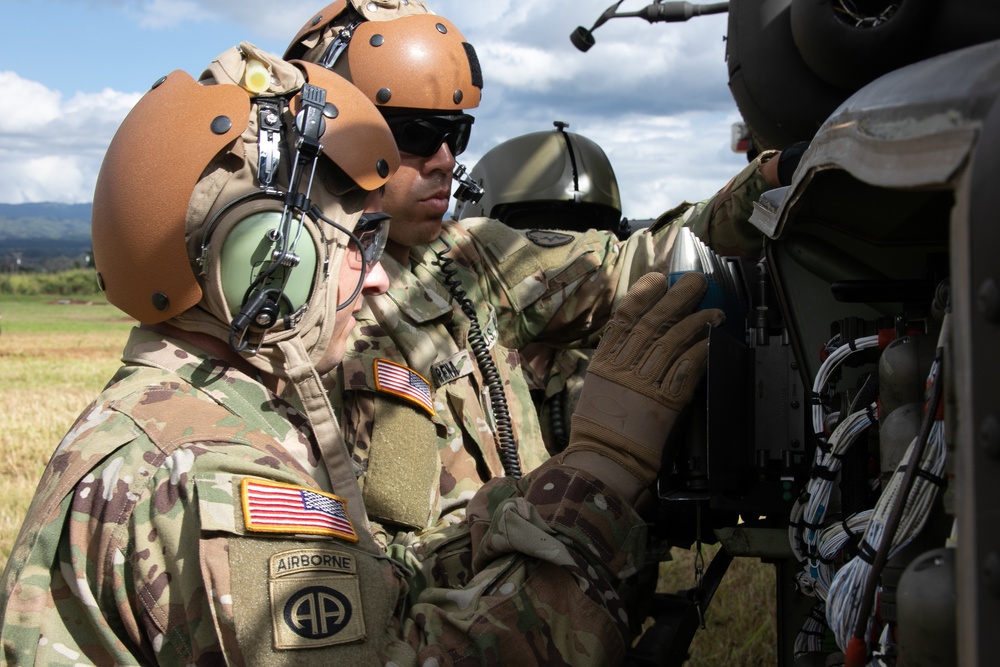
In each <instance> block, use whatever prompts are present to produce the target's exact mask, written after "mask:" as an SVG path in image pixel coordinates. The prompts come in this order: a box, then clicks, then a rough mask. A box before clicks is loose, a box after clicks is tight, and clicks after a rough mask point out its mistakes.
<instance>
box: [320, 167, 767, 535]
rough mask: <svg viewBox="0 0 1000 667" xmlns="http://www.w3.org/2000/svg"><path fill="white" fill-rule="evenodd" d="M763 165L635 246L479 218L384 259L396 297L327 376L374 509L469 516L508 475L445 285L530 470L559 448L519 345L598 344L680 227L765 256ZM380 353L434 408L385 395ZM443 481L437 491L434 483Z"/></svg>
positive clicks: (365, 320) (592, 234)
mask: <svg viewBox="0 0 1000 667" xmlns="http://www.w3.org/2000/svg"><path fill="white" fill-rule="evenodd" d="M759 164H760V163H759V158H758V159H757V160H754V161H753V162H751V163H749V164H748V165H747V167H746V168H745V169H743V170H742V171H741V172H740V173H739V174H738V175H737V176H736V177H735V178H734V179H732V181H730V182H729V183H728V184H727V185H726V187H725V188H723V190H721V191H720V192H719V194H717V195H716V196H715V197H713V198H711V199H709V200H706V201H704V202H699V203H698V204H689V203H686V202H685V203H684V204H682V205H681V206H678V207H677V208H675V209H673V210H671V211H668V212H667V213H665V214H664V215H663V216H661V217H660V219H659V220H658V221H657V222H656V223H655V224H654V225H653V226H652V227H650V228H649V229H648V230H642V231H640V232H637V233H636V234H633V235H632V237H631V238H629V239H628V240H626V241H618V240H617V238H616V237H615V235H614V234H612V233H610V232H600V231H593V230H592V231H589V232H586V233H573V232H561V231H560V232H554V231H547V230H533V231H522V230H514V229H511V228H509V227H507V226H505V225H503V224H501V223H499V222H497V221H487V220H486V219H485V218H471V219H465V220H462V221H461V224H459V223H456V222H450V221H446V222H445V223H444V227H443V231H442V235H441V239H439V240H438V241H437V242H435V243H434V244H431V245H429V246H423V247H417V248H413V249H411V252H410V258H409V259H410V265H409V266H403V265H401V264H399V263H398V262H396V261H395V260H393V259H392V258H390V257H383V259H382V264H383V266H384V267H385V269H386V272H387V273H388V275H389V280H390V288H389V291H388V292H387V293H386V294H383V295H379V296H376V297H370V298H367V299H366V305H365V308H364V310H362V311H361V313H359V314H358V325H359V326H357V327H356V328H355V329H354V332H353V334H352V339H351V340H350V341H349V343H348V354H347V358H346V359H345V362H344V365H343V369H342V374H341V375H339V376H338V377H333V378H328V384H329V386H330V389H331V391H330V398H331V402H332V403H333V404H334V406H335V408H336V409H337V410H338V413H339V415H340V417H341V420H342V423H343V426H344V431H345V439H346V441H347V444H348V447H349V448H351V449H352V453H353V457H354V460H355V463H356V464H357V465H358V466H359V467H360V468H361V469H362V470H363V471H365V474H364V476H363V478H362V483H363V484H364V490H365V498H366V504H367V506H368V509H369V514H373V515H375V516H377V517H378V518H379V520H381V521H383V522H386V523H387V524H390V525H395V526H397V527H401V528H422V527H425V526H428V525H432V524H433V523H434V522H436V521H437V520H439V519H441V518H442V517H443V518H445V519H447V518H448V517H450V516H451V515H452V514H453V513H454V517H453V518H454V520H455V521H460V520H461V517H462V510H463V508H464V507H465V505H466V504H467V502H468V500H469V498H470V497H471V496H472V495H473V494H474V493H475V491H476V490H477V489H478V488H479V487H480V486H482V484H483V483H484V482H486V481H487V480H489V479H493V478H496V477H501V476H503V475H504V471H503V467H502V465H501V462H500V458H499V455H498V453H497V444H496V439H495V437H494V434H495V420H494V416H493V414H492V410H491V406H490V401H489V399H488V396H487V387H486V383H485V382H484V379H483V375H482V372H481V371H480V369H479V367H478V365H477V363H476V360H475V357H474V347H475V346H476V345H478V344H480V343H479V342H477V341H474V340H470V330H471V322H470V320H469V318H468V317H467V316H466V314H465V313H464V312H463V311H462V309H461V308H460V307H459V306H458V305H457V301H456V300H455V298H454V297H453V296H452V293H451V291H452V290H451V289H449V287H448V283H449V282H451V283H453V284H454V285H457V286H458V288H459V289H460V290H461V292H462V293H463V294H464V295H465V296H466V297H467V298H468V299H469V300H470V301H471V303H472V304H473V305H474V307H475V310H476V319H477V320H478V322H479V325H480V327H481V329H482V331H483V334H484V335H483V339H482V344H483V345H485V346H486V347H487V349H488V352H489V356H490V358H491V359H492V361H493V363H494V365H495V366H496V369H497V373H498V375H499V377H500V380H501V382H502V384H503V390H504V394H505V396H506V399H507V404H508V406H509V409H510V413H511V421H512V425H513V431H514V433H515V436H516V440H517V442H518V445H519V452H520V458H521V468H522V470H524V471H527V470H531V469H532V468H533V467H535V466H536V465H538V463H540V462H541V461H542V460H544V459H545V458H546V456H547V455H548V454H549V453H551V451H554V450H550V451H547V450H546V449H543V448H542V447H541V446H540V445H539V444H538V443H541V442H543V441H544V442H548V443H549V444H551V442H552V436H551V433H549V434H547V436H546V439H545V440H542V439H541V438H540V434H542V433H543V429H542V426H541V425H540V424H539V418H538V414H537V412H536V409H535V404H534V402H533V400H532V395H531V388H530V386H529V384H528V382H527V381H526V380H525V378H524V373H523V372H522V371H523V368H522V366H521V358H520V355H519V354H518V352H517V351H518V350H520V349H521V348H524V347H525V346H526V345H529V344H531V343H540V344H547V345H551V346H554V347H557V348H566V349H576V348H583V349H586V348H592V347H593V346H594V345H596V342H597V340H598V338H599V335H600V331H601V328H602V327H603V325H604V323H605V321H606V320H607V318H608V317H609V315H610V313H611V311H612V310H613V309H614V307H615V305H616V304H617V302H618V300H619V299H620V298H621V297H622V296H623V295H624V294H625V292H626V291H627V289H628V287H629V286H630V285H631V284H632V283H633V282H634V281H635V280H636V279H638V277H640V276H642V275H643V274H645V273H647V272H649V271H655V270H661V271H662V270H665V269H666V267H667V266H668V265H669V262H670V248H671V246H672V244H673V239H674V238H675V236H676V234H677V230H678V229H679V228H680V227H681V226H689V227H692V228H693V229H694V231H695V232H696V233H697V234H698V235H699V236H701V237H702V238H703V240H706V241H712V242H713V243H717V244H718V245H719V246H720V247H722V248H723V250H724V251H725V252H727V253H729V252H731V250H732V248H733V247H735V246H736V245H738V244H743V245H744V247H743V248H742V250H741V253H740V254H743V255H744V256H751V255H753V253H754V252H755V250H754V248H756V252H759V249H760V240H759V234H757V233H756V231H755V230H754V229H753V228H752V227H751V226H750V225H749V223H748V222H747V220H748V219H749V216H750V213H751V212H752V202H753V201H754V200H756V199H757V198H758V197H759V196H760V194H761V192H763V191H765V190H767V189H770V187H771V186H770V185H768V184H767V182H766V180H765V179H764V178H763V177H762V176H761V175H760V174H759V173H758V172H757V170H758V167H759ZM378 359H387V360H391V361H392V362H395V363H398V364H400V365H402V366H405V367H407V368H409V369H412V371H413V372H415V373H416V374H417V375H418V376H420V377H421V378H423V379H424V380H425V381H426V382H427V385H428V397H429V398H428V400H429V401H430V402H432V403H433V413H432V412H430V411H428V410H426V409H425V408H423V407H422V406H421V405H419V404H417V403H415V402H414V401H412V400H408V399H406V398H405V397H400V396H398V395H396V394H393V393H390V392H385V391H381V390H379V388H378V387H377V386H376V383H375V381H374V378H373V371H372V368H373V366H374V364H375V363H376V361H377V360H378ZM564 361H566V363H567V364H570V363H573V364H575V363H578V362H579V358H578V356H576V355H570V356H569V357H567V358H566V359H565V360H564ZM553 381H554V382H557V383H559V382H563V381H564V378H563V377H562V376H561V375H560V376H558V377H554V378H553ZM568 381H569V382H570V383H571V384H574V383H579V381H580V380H579V378H577V380H568ZM404 433H405V434H406V440H403V439H402V438H401V437H400V436H401V434H404ZM403 442H406V444H405V445H403V444H402V443H403ZM433 480H437V484H436V486H434V487H433V488H428V486H427V485H428V484H433V483H434V482H433Z"/></svg>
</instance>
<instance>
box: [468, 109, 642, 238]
mask: <svg viewBox="0 0 1000 667" xmlns="http://www.w3.org/2000/svg"><path fill="white" fill-rule="evenodd" d="M553 125H555V128H556V129H555V130H554V131H549V132H532V133H529V134H525V135H522V136H519V137H515V138H513V139H510V140H508V141H505V142H503V143H501V144H499V145H497V146H495V147H494V148H492V149H491V150H489V151H488V152H487V153H486V154H485V155H483V157H482V158H481V159H480V160H479V162H477V163H476V166H475V167H474V168H473V169H472V171H471V172H470V177H471V178H472V180H473V181H475V182H477V183H479V184H480V185H482V186H483V189H484V190H485V194H484V196H483V197H482V199H480V200H479V202H478V203H471V202H469V203H465V204H464V205H463V202H459V205H458V210H456V215H455V217H456V218H458V219H460V220H461V219H464V218H470V217H476V216H485V217H491V218H497V219H499V220H501V221H502V222H504V223H506V224H508V225H510V226H511V227H514V228H517V229H562V230H569V231H585V230H587V229H602V230H608V231H613V232H615V233H619V234H621V233H622V231H623V227H627V224H626V223H623V221H622V217H621V216H622V207H621V195H620V193H619V191H618V179H617V178H616V177H615V171H614V168H612V166H611V161H610V160H608V156H607V155H606V154H605V152H604V150H603V149H602V148H601V147H600V146H599V145H597V144H596V143H595V142H594V141H592V140H590V139H588V138H587V137H584V136H582V135H579V134H576V133H574V132H567V131H566V128H567V127H569V125H568V124H567V123H563V122H561V121H555V122H554V123H553Z"/></svg>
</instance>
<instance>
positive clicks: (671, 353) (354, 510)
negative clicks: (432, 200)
mask: <svg viewBox="0 0 1000 667" xmlns="http://www.w3.org/2000/svg"><path fill="white" fill-rule="evenodd" d="M398 164H399V156H398V154H397V153H396V149H395V146H394V143H393V139H392V136H391V134H390V132H389V129H388V127H387V126H386V124H385V123H384V122H383V121H382V119H381V116H380V115H379V114H378V112H377V111H376V110H375V109H374V108H373V107H372V106H371V104H370V103H369V102H368V101H367V100H366V99H365V97H364V96H363V95H362V94H361V93H360V92H359V91H357V90H356V89H355V88H353V87H351V86H350V85H349V84H348V83H347V82H345V81H344V80H343V79H341V78H339V77H337V76H336V75H333V74H331V73H329V72H327V71H326V70H325V69H323V68H319V67H316V66H313V65H311V64H309V63H287V62H284V61H282V60H280V59H278V58H277V57H275V56H271V55H269V54H266V53H263V52H261V51H260V50H258V49H256V48H255V47H254V46H253V45H251V44H248V43H243V44H241V45H240V47H238V48H234V49H231V50H229V51H227V52H226V53H224V54H222V55H221V56H220V57H219V58H218V59H216V61H214V62H213V63H212V64H211V66H210V67H209V68H208V69H207V70H206V71H205V73H204V74H203V75H202V76H201V78H200V80H199V81H195V80H194V79H192V78H191V77H190V76H188V75H187V74H185V73H184V72H182V71H179V70H178V71H175V72H173V73H171V74H170V75H168V76H166V77H164V78H163V79H161V80H160V81H159V82H157V84H156V85H155V86H154V88H153V89H152V90H151V91H150V92H148V93H147V94H146V95H145V96H144V97H143V98H142V99H141V100H140V101H139V102H138V103H137V104H136V106H135V107H134V108H133V110H132V111H131V112H130V113H129V115H128V116H127V118H126V119H125V121H124V122H123V124H122V126H121V128H120V129H119V131H118V133H117V134H116V135H115V138H114V139H113V140H112V142H111V145H110V146H109V148H108V151H107V154H106V156H105V160H104V164H103V166H102V169H101V172H100V176H99V178H98V183H97V188H96V191H95V197H94V219H93V241H94V255H95V263H96V266H97V270H98V277H99V281H100V283H101V285H102V288H103V289H104V290H105V292H106V294H107V297H108V300H109V301H110V302H111V303H113V304H114V305H116V306H118V307H119V308H121V309H122V310H124V311H125V312H126V313H128V314H129V315H131V316H133V317H135V318H136V319H137V320H139V322H140V323H141V325H140V326H139V327H137V328H136V329H135V330H133V332H132V333H131V336H130V338H129V341H128V343H127V345H126V348H125V350H124V353H123V356H122V360H123V366H122V368H121V369H120V370H119V371H118V372H117V373H116V375H115V376H114V377H113V378H112V380H111V382H110V383H109V384H108V385H107V386H106V388H105V389H104V391H103V392H102V393H101V394H100V396H98V397H97V399H95V401H94V402H93V403H92V404H91V405H90V406H89V407H88V408H87V409H86V410H85V411H84V413H83V414H82V415H81V416H80V418H79V419H78V420H77V421H76V423H75V424H74V425H73V427H72V428H71V430H70V431H69V433H67V435H66V436H65V438H64V439H63V441H62V442H61V443H60V445H59V447H58V448H57V449H56V451H55V453H54V454H53V456H52V459H51V461H50V462H49V465H48V466H47V467H46V470H45V472H44V474H43V477H42V480H41V481H40V483H39V486H38V489H37V492H36V495H35V498H34V499H33V502H32V505H31V507H30V509H29V511H28V515H27V517H26V519H25V522H24V526H23V527H22V529H21V533H20V535H19V536H18V538H17V540H16V542H15V544H14V545H13V549H12V552H11V555H10V559H9V561H8V564H7V567H6V570H5V571H4V573H3V580H2V589H0V590H2V593H0V595H2V597H0V651H2V659H0V662H2V663H3V664H10V665H24V664H36V665H71V664H72V665H78V664H94V665H137V664H160V665H193V664H202V665H207V664H213V665H214V664H231V665H242V664H253V665H267V666H278V665H292V664H338V665H339V664H373V663H374V664H387V665H389V664H391V665H400V666H405V665H418V664H419V665H428V664H437V665H443V664H453V665H460V664H468V665H506V664H515V663H516V664H572V665H606V664H615V663H617V662H619V661H620V660H621V658H622V656H623V654H624V651H625V648H626V647H627V646H628V643H629V640H630V636H629V633H628V629H627V628H628V618H627V613H626V612H625V609H626V608H627V606H628V603H629V600H628V599H627V597H625V596H624V595H625V594H626V593H627V591H628V588H627V587H626V586H625V585H624V582H625V581H626V580H627V579H628V578H629V577H630V576H631V575H632V574H633V573H634V572H635V571H636V570H637V569H638V568H641V567H642V566H643V556H644V554H643V551H644V545H645V522H644V521H643V520H642V518H641V517H640V516H639V514H638V513H637V509H641V508H642V506H643V503H644V502H645V500H644V499H645V496H644V493H643V492H644V490H645V489H646V488H647V487H648V486H649V484H650V483H651V481H652V479H653V478H654V477H655V475H656V474H657V471H658V469H659V467H660V461H661V459H662V458H663V457H664V456H669V453H665V452H663V451H662V449H663V443H664V441H665V440H666V438H667V435H668V434H669V432H670V430H671V428H672V425H673V422H674V420H675V418H676V416H677V414H678V412H679V411H680V410H682V409H683V407H684V406H685V405H686V403H687V402H688V401H689V400H690V398H691V395H692V393H693V391H694V385H695V383H696V382H697V381H698V379H699V377H700V376H701V375H702V373H703V371H704V367H705V362H706V356H707V341H706V340H705V336H706V334H707V330H708V327H709V326H715V325H718V324H719V322H720V320H721V313H719V312H718V311H700V312H697V313H693V314H691V311H692V310H693V309H694V308H695V306H696V304H697V303H698V302H699V301H700V299H701V297H702V294H703V293H704V292H705V288H706V284H705V281H704V279H702V278H699V277H697V276H689V277H690V278H691V280H687V281H684V282H682V283H678V284H677V285H675V286H674V287H672V288H671V289H670V290H669V291H667V289H666V282H665V280H664V278H663V276H660V275H655V274H651V275H650V276H647V277H644V278H643V279H642V280H641V281H639V283H638V284H637V285H636V286H635V288H634V289H633V292H631V293H630V294H629V295H628V296H627V297H626V298H625V299H624V300H623V302H622V305H621V307H620V308H619V309H618V311H617V312H616V313H615V317H614V320H613V322H612V323H611V324H610V325H609V326H608V332H607V334H606V335H605V339H604V341H602V344H601V347H599V348H598V351H597V354H596V355H595V357H594V360H593V362H592V364H591V367H592V368H591V373H590V375H589V376H588V386H587V388H586V389H585V391H584V394H583V396H582V397H581V404H582V405H585V406H586V413H587V414H588V415H590V416H589V417H579V418H578V417H574V423H573V436H572V437H571V442H570V445H569V447H568V448H567V450H566V452H565V453H564V454H562V455H560V457H559V458H558V459H552V460H550V461H548V462H547V463H546V464H544V465H543V466H542V467H540V468H538V469H536V470H534V471H532V472H531V473H530V474H529V475H527V476H525V477H524V478H523V479H521V480H519V481H515V480H513V479H509V478H508V479H497V480H494V481H492V482H491V483H489V484H488V485H486V486H485V487H484V488H483V489H482V490H481V492H480V493H477V494H476V495H475V496H474V497H473V498H472V499H471V501H470V503H469V506H468V513H467V520H466V521H464V522H462V523H461V524H460V525H453V526H444V527H441V529H440V530H439V531H436V532H433V533H428V534H423V535H414V534H399V535H397V536H396V538H395V539H394V540H393V541H392V543H390V544H380V539H384V537H385V536H384V534H383V533H381V532H380V530H379V527H378V526H377V525H376V524H374V523H373V522H371V521H370V520H369V517H368V516H367V514H366V509H365V502H364V499H363V497H362V495H361V492H360V488H359V486H358V483H357V481H356V473H357V471H356V469H355V467H354V466H353V464H352V460H351V456H350V454H349V453H348V451H347V449H346V447H345V444H344V441H343V438H342V436H341V429H340V427H339V425H338V423H337V420H336V417H335V414H334V412H333V410H332V408H331V407H330V404H329V402H328V401H327V399H326V393H325V390H324V387H323V386H322V383H321V379H320V375H321V374H322V373H327V372H329V371H330V370H332V369H333V368H334V367H335V366H336V364H337V363H338V361H339V360H340V359H341V358H342V357H343V354H344V345H345V343H346V339H347V333H348V332H349V331H350V329H351V327H352V326H353V325H354V318H353V316H352V315H353V314H355V313H357V311H358V309H359V307H360V299H361V296H362V295H363V294H364V293H369V294H374V293H378V292H381V291H383V290H385V289H386V288H387V286H388V279H387V277H386V275H385V273H384V272H383V271H382V269H381V268H380V267H379V265H378V263H377V261H378V257H379V255H380V254H381V251H382V247H383V244H384V242H385V238H386V235H387V230H386V229H385V217H384V216H383V215H380V214H378V213H377V212H376V211H377V209H378V207H379V206H380V192H379V188H380V187H381V186H382V185H384V184H385V182H386V181H387V179H388V178H389V177H390V176H391V174H392V173H393V172H394V170H395V169H396V168H397V167H398ZM369 211H371V212H369ZM640 369H641V372H640ZM625 406H635V407H637V408H639V409H638V410H636V412H635V413H634V414H632V413H629V412H627V411H623V408H624V407H625ZM605 413H607V414H613V415H614V418H613V419H607V421H608V423H604V419H605V418H602V416H601V415H602V414H605Z"/></svg>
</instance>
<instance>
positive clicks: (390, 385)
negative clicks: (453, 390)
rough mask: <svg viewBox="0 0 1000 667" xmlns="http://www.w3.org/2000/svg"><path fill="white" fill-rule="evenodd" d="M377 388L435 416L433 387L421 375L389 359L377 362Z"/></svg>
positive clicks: (377, 360)
mask: <svg viewBox="0 0 1000 667" xmlns="http://www.w3.org/2000/svg"><path fill="white" fill-rule="evenodd" d="M375 388H376V389H377V390H379V391H384V392H386V393H388V394H393V395H394V396H399V397H400V398H402V399H403V400H405V401H409V402H410V403H413V404H415V405H418V406H420V407H421V408H423V409H424V410H426V411H427V413H428V414H429V415H431V416H432V417H433V416H434V400H433V399H432V398H431V385H430V383H429V382H428V381H427V380H426V379H424V377H423V376H422V375H420V373H417V372H416V371H414V370H413V369H411V368H408V367H407V366H404V365H402V364H397V363H396V362H394V361H389V360H388V359H376V360H375Z"/></svg>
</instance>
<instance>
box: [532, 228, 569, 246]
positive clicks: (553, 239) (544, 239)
mask: <svg viewBox="0 0 1000 667" xmlns="http://www.w3.org/2000/svg"><path fill="white" fill-rule="evenodd" d="M524 235H525V236H526V237H527V238H528V240H530V241H531V242H532V243H534V244H535V245H537V246H541V247H543V248H558V247H559V246H562V245H569V244H570V243H572V242H573V241H574V240H576V237H575V236H572V235H571V234H563V233H561V232H554V231H552V230H551V229H532V230H531V231H528V232H525V234H524Z"/></svg>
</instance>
